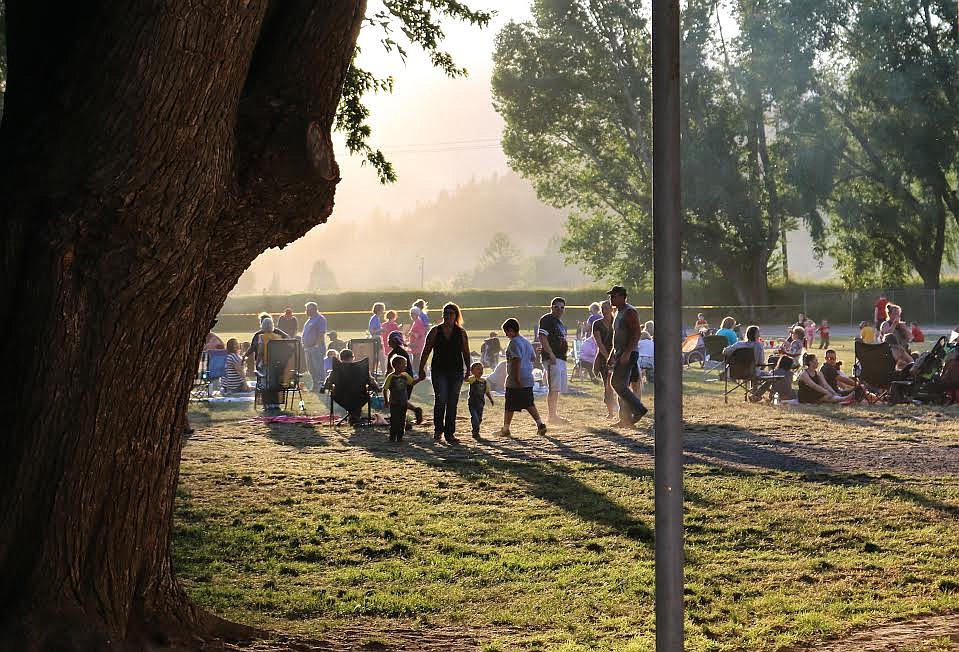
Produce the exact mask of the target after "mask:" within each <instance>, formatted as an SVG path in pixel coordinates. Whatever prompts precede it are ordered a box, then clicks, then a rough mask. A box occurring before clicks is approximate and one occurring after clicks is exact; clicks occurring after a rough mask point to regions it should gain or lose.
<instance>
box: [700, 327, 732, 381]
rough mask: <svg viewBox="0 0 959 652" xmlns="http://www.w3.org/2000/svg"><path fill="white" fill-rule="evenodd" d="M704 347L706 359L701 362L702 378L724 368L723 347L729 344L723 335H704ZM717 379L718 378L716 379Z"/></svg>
mask: <svg viewBox="0 0 959 652" xmlns="http://www.w3.org/2000/svg"><path fill="white" fill-rule="evenodd" d="M703 345H704V346H705V347H706V361H705V362H703V378H707V377H708V376H709V374H710V373H711V372H713V371H715V372H717V373H719V372H722V371H723V369H725V368H726V358H725V356H724V355H723V349H725V348H726V347H727V346H729V340H728V339H726V336H725V335H706V336H704V337H703ZM717 380H718V379H717Z"/></svg>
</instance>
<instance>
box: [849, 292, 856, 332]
mask: <svg viewBox="0 0 959 652" xmlns="http://www.w3.org/2000/svg"><path fill="white" fill-rule="evenodd" d="M855 305H856V293H855V292H850V293H849V325H850V326H855V325H856V323H855V322H854V321H853V319H855V316H856V312H855Z"/></svg>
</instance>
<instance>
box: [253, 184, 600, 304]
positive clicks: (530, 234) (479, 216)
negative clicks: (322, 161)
mask: <svg viewBox="0 0 959 652" xmlns="http://www.w3.org/2000/svg"><path fill="white" fill-rule="evenodd" d="M565 220H566V214H565V213H564V212H562V211H559V210H556V209H554V208H551V207H549V206H546V205H545V204H543V203H542V202H540V201H539V199H537V197H536V193H535V192H534V191H533V189H532V187H530V185H529V184H528V183H527V182H526V181H524V180H523V179H522V178H520V177H519V176H517V175H515V174H512V173H510V174H506V175H495V176H492V177H489V178H486V179H482V180H475V181H471V182H470V183H467V184H465V185H462V186H459V187H457V188H455V189H453V190H450V191H443V192H441V193H440V194H439V195H438V196H437V197H435V198H433V199H431V200H430V201H426V202H423V203H422V204H420V205H418V206H417V207H416V208H415V209H414V210H412V211H407V212H404V213H402V214H399V215H392V214H390V213H387V212H383V211H375V212H373V213H372V214H371V215H369V216H366V217H364V218H362V219H360V218H356V217H355V216H350V215H343V214H338V213H337V212H336V210H335V209H334V211H333V215H332V216H331V217H330V220H329V222H328V223H327V224H325V225H321V226H319V227H317V228H315V229H313V230H312V231H310V233H308V234H307V235H306V236H304V237H303V238H301V239H300V240H298V241H297V242H295V243H293V244H291V245H289V246H288V247H286V248H285V249H282V250H279V249H274V250H270V251H267V252H265V253H264V254H263V255H261V256H260V257H259V258H257V259H256V260H255V261H254V262H253V265H252V267H251V270H252V272H251V276H252V283H249V281H250V280H251V279H250V276H248V277H247V279H245V282H247V283H248V285H247V287H246V288H243V289H244V290H245V291H246V292H247V293H250V292H252V293H260V292H262V291H263V289H264V288H268V289H271V290H272V289H274V288H277V287H278V288H279V289H280V290H283V291H301V290H305V289H314V288H308V287H307V286H308V285H309V278H310V270H311V269H312V267H313V265H314V263H315V262H316V260H317V259H320V258H322V259H325V260H326V261H327V263H328V264H329V266H330V268H331V269H332V270H333V273H334V275H335V277H336V283H337V286H338V287H337V288H336V289H339V290H362V289H373V288H383V289H387V288H416V287H419V285H420V260H419V259H420V257H422V258H423V280H424V282H425V285H426V287H428V288H448V287H450V285H451V283H452V282H453V279H454V278H455V277H457V276H462V275H463V273H464V272H469V271H470V270H472V269H474V268H475V266H476V265H477V264H478V263H479V262H480V256H481V255H482V252H483V250H484V249H485V248H486V246H487V244H488V243H489V241H490V239H491V238H492V237H493V235H494V234H496V233H497V232H502V233H505V234H507V235H508V236H509V238H510V241H511V243H512V245H513V246H515V247H516V248H517V249H519V250H520V252H521V254H523V255H524V256H526V257H530V258H534V257H535V258H536V260H535V261H527V262H528V263H530V264H529V265H527V267H529V269H530V270H532V271H531V272H530V273H531V274H534V273H536V274H539V275H540V276H542V275H544V274H548V275H549V279H542V278H539V279H535V278H530V280H529V284H530V285H534V286H535V285H539V286H542V285H543V284H544V282H546V281H547V280H548V281H549V283H548V284H549V285H550V286H553V287H563V286H566V287H574V286H582V285H587V284H589V279H588V278H587V277H586V276H585V275H584V274H583V273H582V272H580V271H579V270H578V269H576V268H575V267H573V266H568V265H566V264H565V263H564V262H563V261H562V257H561V256H560V255H559V254H558V253H557V252H556V247H557V245H556V242H557V241H558V238H559V237H560V236H561V235H562V232H563V227H564V223H565ZM547 252H551V255H546V254H547ZM479 284H480V285H481V284H482V276H480V280H479ZM319 289H324V288H319ZM489 289H496V288H495V286H494V287H491V288H489ZM237 293H239V292H237Z"/></svg>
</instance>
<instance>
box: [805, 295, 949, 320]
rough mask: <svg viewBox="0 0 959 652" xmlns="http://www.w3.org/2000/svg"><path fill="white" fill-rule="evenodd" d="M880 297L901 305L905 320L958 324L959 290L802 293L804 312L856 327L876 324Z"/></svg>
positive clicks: (817, 317) (821, 318) (813, 316)
mask: <svg viewBox="0 0 959 652" xmlns="http://www.w3.org/2000/svg"><path fill="white" fill-rule="evenodd" d="M880 295H882V296H885V297H886V298H887V299H889V301H890V302H892V303H895V304H898V305H900V306H902V318H903V320H904V321H907V322H909V321H916V322H919V323H921V324H938V325H945V326H953V325H955V324H959V288H943V289H938V290H926V289H923V288H900V289H888V290H883V289H874V290H857V291H852V292H842V291H836V292H803V300H802V308H801V310H802V311H803V312H805V313H806V314H807V315H809V317H810V318H812V319H814V320H816V321H817V322H821V321H822V320H823V319H828V320H829V322H830V323H832V324H849V325H850V326H856V325H858V324H859V322H861V321H868V322H872V321H873V314H874V310H875V304H876V300H877V299H878V298H879V296H880Z"/></svg>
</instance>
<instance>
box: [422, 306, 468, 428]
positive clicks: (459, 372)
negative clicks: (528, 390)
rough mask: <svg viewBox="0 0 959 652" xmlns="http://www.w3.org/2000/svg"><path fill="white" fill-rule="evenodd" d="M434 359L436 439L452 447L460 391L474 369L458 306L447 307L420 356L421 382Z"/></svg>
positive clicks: (431, 369) (431, 367)
mask: <svg viewBox="0 0 959 652" xmlns="http://www.w3.org/2000/svg"><path fill="white" fill-rule="evenodd" d="M431 353H432V355H433V360H432V362H431V363H430V373H431V375H432V380H433V394H434V396H435V402H434V404H433V439H434V440H437V441H439V439H440V437H445V438H446V443H448V444H458V443H459V440H458V439H456V437H455V433H456V404H457V402H458V401H459V397H460V389H461V388H462V386H463V381H464V380H465V379H466V376H467V374H468V373H469V368H470V349H469V339H468V337H467V335H466V331H465V330H463V317H462V315H461V314H460V308H459V306H457V305H456V304H455V303H447V304H446V305H445V306H443V321H442V322H441V323H439V324H437V325H436V326H434V327H433V328H431V329H430V332H429V333H427V335H426V344H425V346H424V347H423V354H422V355H421V356H420V369H419V379H420V380H425V379H426V359H427V358H429V357H430V354H431Z"/></svg>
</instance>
